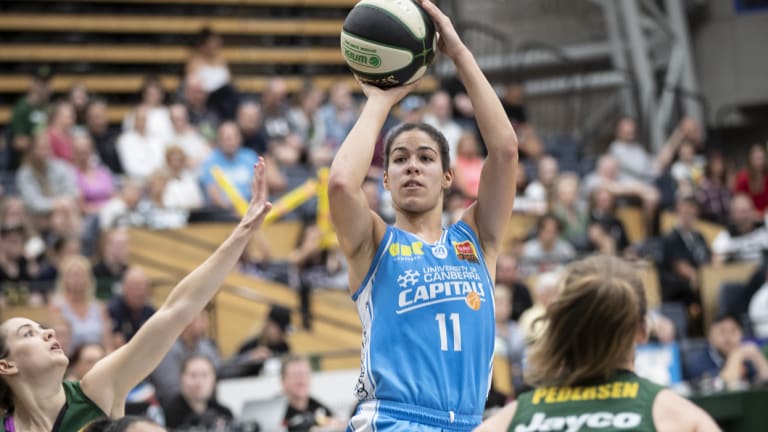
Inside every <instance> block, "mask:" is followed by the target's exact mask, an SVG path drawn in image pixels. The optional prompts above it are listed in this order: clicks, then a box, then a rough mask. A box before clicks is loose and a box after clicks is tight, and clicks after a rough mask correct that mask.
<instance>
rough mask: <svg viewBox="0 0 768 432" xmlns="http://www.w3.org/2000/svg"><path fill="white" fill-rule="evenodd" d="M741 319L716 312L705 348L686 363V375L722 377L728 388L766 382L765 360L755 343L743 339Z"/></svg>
mask: <svg viewBox="0 0 768 432" xmlns="http://www.w3.org/2000/svg"><path fill="white" fill-rule="evenodd" d="M743 335H744V334H743V329H742V327H741V322H740V321H739V320H738V319H737V318H736V317H734V316H732V315H727V314H723V315H719V316H718V317H717V318H715V320H714V322H713V323H712V325H711V326H710V327H709V333H708V335H707V342H708V345H707V348H706V349H705V350H703V351H701V352H700V353H698V355H696V356H694V357H693V358H691V359H690V360H689V361H688V362H687V365H686V370H687V375H688V376H687V378H688V379H689V380H694V381H701V380H703V379H707V378H709V379H713V378H714V379H716V378H719V379H721V380H722V381H723V382H724V383H725V385H726V386H727V387H731V388H732V387H738V386H740V385H741V384H743V383H758V382H765V381H768V360H766V358H765V356H763V353H762V352H761V351H760V348H758V346H757V345H756V344H755V343H753V342H750V341H744V340H743V339H742V338H743Z"/></svg>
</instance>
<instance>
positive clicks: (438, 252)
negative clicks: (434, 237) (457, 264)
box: [432, 243, 448, 259]
mask: <svg viewBox="0 0 768 432" xmlns="http://www.w3.org/2000/svg"><path fill="white" fill-rule="evenodd" d="M432 255H433V256H434V257H435V258H438V259H445V258H446V257H448V248H447V247H446V246H445V245H444V244H442V243H440V244H438V245H435V246H432Z"/></svg>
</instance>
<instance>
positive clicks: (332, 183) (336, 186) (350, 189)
mask: <svg viewBox="0 0 768 432" xmlns="http://www.w3.org/2000/svg"><path fill="white" fill-rule="evenodd" d="M360 187H361V185H359V184H355V182H354V181H353V180H352V179H351V178H350V176H348V175H345V174H344V173H343V172H340V171H335V170H331V173H330V175H329V176H328V197H329V198H330V199H333V198H334V197H338V196H349V195H352V194H353V193H355V192H356V191H358V190H360Z"/></svg>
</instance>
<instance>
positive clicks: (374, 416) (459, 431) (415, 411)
mask: <svg viewBox="0 0 768 432" xmlns="http://www.w3.org/2000/svg"><path fill="white" fill-rule="evenodd" d="M482 420H483V418H482V415H481V414H478V415H466V414H464V415H461V414H456V413H454V412H453V411H438V410H434V409H430V408H424V407H420V406H416V405H408V404H404V403H400V402H390V401H382V400H371V401H365V402H362V403H360V405H359V406H358V407H357V410H356V411H355V415H354V416H353V417H352V418H351V419H350V420H349V425H348V426H347V432H394V431H414V432H463V431H471V430H472V429H474V428H476V427H477V426H478V425H480V423H481V422H482Z"/></svg>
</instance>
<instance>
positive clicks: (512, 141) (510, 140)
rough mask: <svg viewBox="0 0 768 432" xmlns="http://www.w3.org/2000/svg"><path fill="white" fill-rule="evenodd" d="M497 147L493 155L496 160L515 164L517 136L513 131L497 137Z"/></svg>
mask: <svg viewBox="0 0 768 432" xmlns="http://www.w3.org/2000/svg"><path fill="white" fill-rule="evenodd" d="M498 142H499V145H498V146H497V148H496V151H495V152H494V153H496V154H495V157H496V158H499V159H501V160H502V161H504V162H507V163H510V164H511V163H515V162H517V158H518V152H517V136H516V135H515V132H514V131H513V130H510V131H509V132H507V133H504V134H502V135H501V136H499V141H498Z"/></svg>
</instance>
